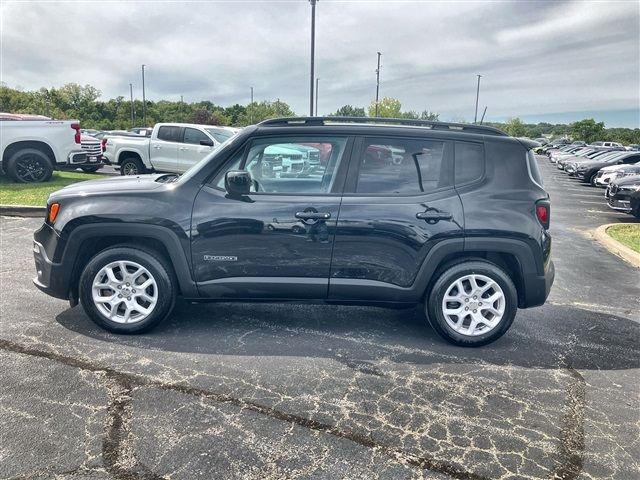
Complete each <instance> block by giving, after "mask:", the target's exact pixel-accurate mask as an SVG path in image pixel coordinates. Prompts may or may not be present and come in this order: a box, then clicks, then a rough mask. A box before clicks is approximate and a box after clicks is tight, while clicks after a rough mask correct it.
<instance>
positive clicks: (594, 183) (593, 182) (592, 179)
mask: <svg viewBox="0 0 640 480" xmlns="http://www.w3.org/2000/svg"><path fill="white" fill-rule="evenodd" d="M597 176H598V172H596V173H594V174H593V175H591V176H590V177H589V183H590V184H591V186H592V187H597V185H596V177H597Z"/></svg>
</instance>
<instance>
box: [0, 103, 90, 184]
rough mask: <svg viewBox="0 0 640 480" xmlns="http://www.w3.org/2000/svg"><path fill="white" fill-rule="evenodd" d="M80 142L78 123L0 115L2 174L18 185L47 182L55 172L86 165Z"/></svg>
mask: <svg viewBox="0 0 640 480" xmlns="http://www.w3.org/2000/svg"><path fill="white" fill-rule="evenodd" d="M80 139H81V133H80V122H78V121H77V120H52V119H50V118H48V117H44V116H42V115H23V114H11V113H0V154H1V158H2V170H3V171H4V172H5V173H6V174H7V175H8V176H9V177H10V178H11V179H12V180H14V181H16V182H20V183H32V182H46V181H47V180H49V179H50V178H51V174H52V173H53V170H63V169H67V170H74V169H76V168H78V167H81V166H82V165H85V164H86V161H87V154H86V152H84V151H83V150H82V148H81V144H80V141H81V140H80Z"/></svg>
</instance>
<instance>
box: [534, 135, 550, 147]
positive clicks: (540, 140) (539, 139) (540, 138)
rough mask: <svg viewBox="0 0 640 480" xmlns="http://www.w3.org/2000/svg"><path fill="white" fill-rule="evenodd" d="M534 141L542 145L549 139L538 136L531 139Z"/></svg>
mask: <svg viewBox="0 0 640 480" xmlns="http://www.w3.org/2000/svg"><path fill="white" fill-rule="evenodd" d="M533 141H534V142H538V143H539V144H540V145H542V146H543V147H544V146H545V145H546V144H548V143H549V140H547V139H546V138H544V137H538V138H534V140H533Z"/></svg>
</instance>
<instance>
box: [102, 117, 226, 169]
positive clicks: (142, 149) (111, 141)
mask: <svg viewBox="0 0 640 480" xmlns="http://www.w3.org/2000/svg"><path fill="white" fill-rule="evenodd" d="M233 135H234V133H233V132H232V131H230V130H227V129H226V128H225V127H213V126H211V125H195V124H187V123H158V124H156V125H155V126H154V127H153V133H152V134H151V137H150V138H146V137H143V136H141V135H136V136H134V137H120V136H113V137H112V136H111V135H109V136H107V141H106V142H105V143H104V156H105V157H106V158H107V160H108V161H109V162H110V163H111V164H112V165H114V166H115V167H116V168H119V169H120V173H121V174H122V175H139V174H142V173H149V172H176V173H183V172H185V171H187V170H188V169H189V168H190V167H192V166H193V165H195V164H196V163H198V162H199V161H200V160H202V159H203V158H204V157H206V156H207V155H209V154H210V153H211V152H212V151H213V150H215V149H216V148H218V147H219V146H220V145H221V144H222V143H223V142H222V141H221V140H223V141H226V140H228V139H229V138H231V137H232V136H233Z"/></svg>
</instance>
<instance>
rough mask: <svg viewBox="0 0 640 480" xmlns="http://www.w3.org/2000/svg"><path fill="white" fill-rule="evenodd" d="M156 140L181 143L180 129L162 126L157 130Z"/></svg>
mask: <svg viewBox="0 0 640 480" xmlns="http://www.w3.org/2000/svg"><path fill="white" fill-rule="evenodd" d="M158 140H164V141H165V142H182V127H176V126H170V125H164V126H162V127H160V128H159V129H158Z"/></svg>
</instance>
